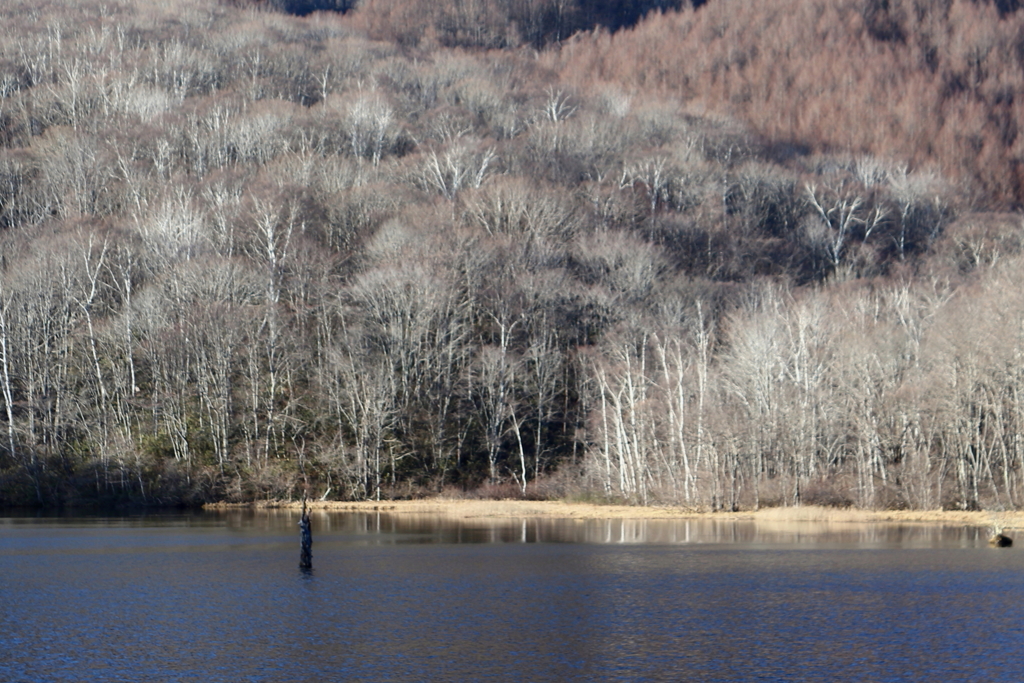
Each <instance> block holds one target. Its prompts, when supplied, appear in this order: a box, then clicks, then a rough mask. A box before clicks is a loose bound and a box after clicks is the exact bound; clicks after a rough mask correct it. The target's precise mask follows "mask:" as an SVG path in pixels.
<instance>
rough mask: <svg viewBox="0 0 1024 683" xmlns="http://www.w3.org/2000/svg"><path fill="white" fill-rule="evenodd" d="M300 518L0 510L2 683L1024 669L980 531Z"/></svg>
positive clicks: (1012, 558)
mask: <svg viewBox="0 0 1024 683" xmlns="http://www.w3.org/2000/svg"><path fill="white" fill-rule="evenodd" d="M297 521H298V516H297V515H296V514H295V513H292V512H288V511H279V512H275V511H271V512H261V513H252V512H241V511H231V512H222V513H209V514H203V515H192V516H173V515H171V516H155V517H145V518H139V517H135V518H126V519H107V520H100V519H26V518H22V519H10V518H9V519H0V681H5V682H6V681H203V682H204V683H208V682H213V681H260V682H262V681H267V682H272V681H318V682H319V681H350V680H351V681H384V680H388V681H472V680H515V681H562V680H580V681H584V680H586V681H590V680H615V681H618V680H622V681H625V680H630V681H632V680H652V681H679V680H695V681H747V680H768V681H781V680H813V681H819V680H820V681H832V680H840V681H859V680H863V681H883V680H884V681H933V680H978V681H989V680H1005V681H1017V680H1019V679H1020V676H1019V674H1018V673H1017V671H1016V668H1017V667H1016V661H1017V660H1018V659H1019V658H1020V656H1021V655H1022V654H1024V627H1022V624H1024V607H1022V605H1024V601H1022V600H1021V598H1022V597H1024V571H1022V569H1024V554H1022V553H1020V552H1019V551H1017V550H1014V549H1010V550H993V549H990V548H988V547H987V546H986V535H985V531H984V530H982V529H974V528H964V527H945V528H944V527H937V526H924V525H921V526H890V525H843V524H832V525H826V524H822V525H815V524H806V523H803V524H789V525H775V526H766V525H764V524H760V525H758V524H755V523H753V522H723V521H711V520H671V521H669V520H643V521H638V520H581V521H570V520H516V521H505V522H497V521H493V520H470V521H462V522H452V521H447V522H445V521H442V520H440V519H439V518H435V517H429V516H411V515H406V516H394V515H387V514H384V513H381V514H379V515H378V514H352V513H346V514H326V513H322V514H319V515H314V517H313V531H314V546H313V566H314V569H313V571H312V572H306V573H303V572H301V571H300V570H299V568H298V559H299V538H298V527H297ZM995 655H997V656H995Z"/></svg>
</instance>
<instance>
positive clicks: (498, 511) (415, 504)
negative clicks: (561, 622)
mask: <svg viewBox="0 0 1024 683" xmlns="http://www.w3.org/2000/svg"><path fill="white" fill-rule="evenodd" d="M309 505H310V507H311V508H312V509H313V510H322V511H325V512H387V513H391V514H402V515H405V514H416V515H437V516H441V517H447V518H451V519H463V520H469V519H521V518H568V519H686V518H693V519H722V520H741V519H749V520H755V521H758V522H765V523H768V524H786V523H792V522H815V523H819V524H820V523H825V524H865V523H900V524H905V523H927V524H946V525H957V526H959V525H966V526H985V527H999V528H1000V529H1024V512H1016V511H1011V512H998V511H979V512H961V511H948V510H856V509H839V508H826V507H819V506H805V507H785V508H766V509H763V510H759V511H757V512H753V511H747V512H702V511H699V510H693V509H687V508H681V507H640V506H630V505H595V504H592V503H569V502H563V501H525V500H455V499H445V498H430V499H424V500H399V501H358V502H333V501H332V502H312V503H310V504H309ZM301 506H302V504H301V503H297V502H287V501H283V502H269V503H260V504H257V505H256V506H254V507H259V508H283V509H289V508H295V509H297V508H300V507H301ZM209 507H210V508H211V509H223V508H227V507H233V506H231V505H227V504H218V505H213V506H209ZM234 507H237V506H234Z"/></svg>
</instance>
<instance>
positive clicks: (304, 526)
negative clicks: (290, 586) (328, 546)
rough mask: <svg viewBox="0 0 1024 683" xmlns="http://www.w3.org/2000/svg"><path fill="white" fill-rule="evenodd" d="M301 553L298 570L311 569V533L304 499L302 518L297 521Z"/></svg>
mask: <svg viewBox="0 0 1024 683" xmlns="http://www.w3.org/2000/svg"><path fill="white" fill-rule="evenodd" d="M299 533H300V535H301V539H300V542H301V545H302V553H301V554H300V555H299V568H300V569H312V568H313V531H312V529H311V528H310V525H309V512H308V511H307V510H306V499H305V498H303V499H302V517H301V518H300V519H299Z"/></svg>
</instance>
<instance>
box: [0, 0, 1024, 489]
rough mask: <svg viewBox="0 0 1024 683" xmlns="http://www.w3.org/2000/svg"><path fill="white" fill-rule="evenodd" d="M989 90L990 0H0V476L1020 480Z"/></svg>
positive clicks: (473, 483) (1007, 106)
mask: <svg viewBox="0 0 1024 683" xmlns="http://www.w3.org/2000/svg"><path fill="white" fill-rule="evenodd" d="M317 2H320V4H317ZM324 8H327V9H330V10H338V11H314V10H317V9H324ZM627 10H628V11H627ZM645 12H647V14H646V17H644V13H645ZM294 14H303V15H304V16H295V15H294ZM1022 116H1024V11H1021V12H1018V11H1017V6H1016V3H1015V2H1013V1H1011V0H1003V1H1001V2H994V3H993V2H986V1H984V0H977V1H974V0H759V1H758V2H747V1H745V0H709V1H708V2H707V3H702V4H701V6H699V7H696V8H695V7H693V6H691V5H690V4H689V3H678V2H677V3H674V4H672V3H665V2H662V3H658V2H649V3H647V4H642V3H638V2H634V3H614V2H597V1H595V2H588V1H587V0H443V1H439V2H425V1H424V0H363V1H362V2H351V3H346V2H343V1H342V0H309V2H304V1H303V2H300V0H266V1H264V2H261V3H257V4H252V3H249V2H246V1H245V0H237V1H236V2H227V1H226V0H160V1H159V2H158V1H157V0H7V1H6V2H4V3H2V5H0V390H2V391H0V405H2V411H0V436H2V438H0V505H48V506H52V505H62V504H76V503H116V502H132V503H140V504H151V505H152V504H194V503H198V502H203V501H210V500H231V501H245V500H262V499H268V498H287V497H296V496H300V495H302V494H303V493H306V494H308V495H309V496H311V497H316V498H320V497H324V498H327V499H363V498H378V497H379V498H388V497H410V496H423V495H430V494H434V493H439V492H447V493H458V494H460V495H488V496H531V497H566V496H568V497H576V498H589V499H595V500H626V501H630V502H635V503H641V504H650V503H658V502H666V503H677V504H683V505H690V506H693V507H700V508H705V509H722V508H753V507H757V506H765V505H786V504H799V503H820V504H831V505H858V506H865V507H915V508H934V507H939V506H945V507H956V508H967V509H971V508H978V507H986V508H993V509H1000V508H1016V507H1020V506H1021V505H1022V504H1024V440H1022V429H1024V223H1022V220H1021V215H1020V214H1018V213H1016V211H1017V209H1018V207H1019V206H1020V205H1021V202H1022V200H1024V166H1022V160H1024V139H1022V138H1021V136H1019V130H1018V127H1019V125H1020V124H1021V122H1022Z"/></svg>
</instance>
